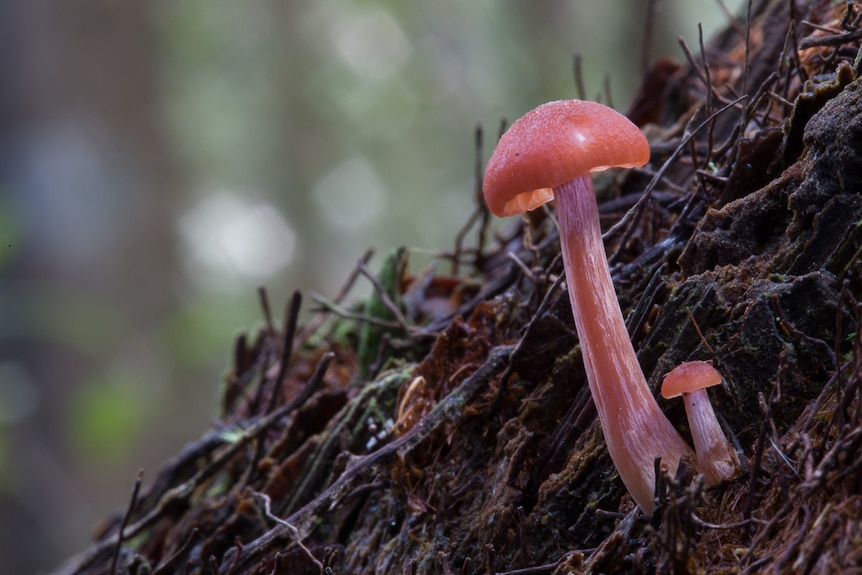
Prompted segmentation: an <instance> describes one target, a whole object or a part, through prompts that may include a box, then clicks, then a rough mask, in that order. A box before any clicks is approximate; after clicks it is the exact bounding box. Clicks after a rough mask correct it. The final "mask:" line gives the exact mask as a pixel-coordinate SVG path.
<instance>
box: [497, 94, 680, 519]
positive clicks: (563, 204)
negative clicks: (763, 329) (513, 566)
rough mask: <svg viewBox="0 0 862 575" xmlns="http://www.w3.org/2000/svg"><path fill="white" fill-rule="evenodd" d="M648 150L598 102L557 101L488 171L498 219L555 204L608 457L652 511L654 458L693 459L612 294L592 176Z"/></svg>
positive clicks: (521, 123) (503, 148) (521, 129)
mask: <svg viewBox="0 0 862 575" xmlns="http://www.w3.org/2000/svg"><path fill="white" fill-rule="evenodd" d="M649 155H650V150H649V144H648V143H647V141H646V138H645V137H644V136H643V134H642V133H641V132H640V130H639V129H638V128H637V126H635V125H634V124H632V123H631V122H630V121H629V120H628V119H627V118H626V117H625V116H623V115H622V114H620V113H618V112H616V111H614V110H612V109H611V108H608V107H607V106H603V105H601V104H597V103H595V102H586V101H582V100H565V101H557V102H550V103H547V104H543V105H542V106H539V107H538V108H536V109H535V110H533V111H531V112H528V113H527V114H526V115H525V116H524V117H522V118H521V119H519V120H517V121H516V122H515V123H514V124H512V126H511V127H510V128H509V129H508V131H506V133H505V134H503V136H502V137H501V138H500V141H499V143H498V144H497V149H496V150H495V151H494V154H493V155H492V156H491V159H490V160H489V162H488V166H487V168H486V171H485V179H484V182H483V190H484V194H485V201H486V203H487V204H488V207H489V208H490V210H491V211H492V212H493V213H494V214H496V215H497V216H501V217H503V216H511V215H516V214H520V213H523V212H525V211H527V210H532V209H535V208H537V207H539V206H541V205H542V204H543V203H545V202H547V201H549V200H551V199H554V200H556V205H557V216H558V219H559V227H560V242H561V244H562V253H563V264H564V266H565V271H566V280H567V285H568V292H569V300H570V302H571V305H572V313H573V315H574V318H575V327H576V329H577V333H578V338H579V339H580V343H581V352H582V355H583V358H584V366H585V368H586V374H587V381H588V382H589V386H590V392H591V393H592V396H593V401H594V402H595V404H596V410H597V412H598V415H599V421H600V422H601V426H602V430H603V432H604V436H605V441H606V443H607V446H608V452H609V453H610V456H611V459H612V460H613V462H614V465H616V468H617V470H618V471H619V474H620V477H621V478H622V480H623V483H624V484H625V486H626V488H627V489H628V491H629V493H630V494H631V496H632V497H633V498H634V500H635V502H636V503H637V504H638V506H639V507H640V508H641V509H642V510H643V511H645V512H650V511H652V509H653V505H654V503H653V496H654V491H655V459H656V458H657V457H660V458H661V462H662V465H663V466H664V467H665V468H666V470H667V471H668V472H669V473H670V474H671V475H673V474H675V473H676V469H677V466H678V464H679V461H680V460H681V459H682V458H684V457H690V458H691V459H692V460H694V453H693V452H692V450H691V448H690V447H689V446H688V444H687V443H686V442H685V440H684V439H683V438H682V436H681V435H680V434H679V433H678V432H677V431H676V430H675V429H674V428H673V426H672V425H671V424H670V422H669V421H668V420H667V418H666V417H665V415H664V413H662V411H661V409H660V408H659V406H658V403H657V402H656V400H655V397H654V396H653V394H652V392H651V391H650V388H649V385H648V384H647V382H646V378H645V377H644V375H643V372H642V371H641V368H640V365H639V363H638V358H637V356H636V355H635V351H634V347H633V346H632V343H631V340H630V339H629V335H628V331H627V330H626V325H625V322H624V321H623V316H622V312H621V310H620V307H619V302H618V301H617V297H616V293H615V292H614V285H613V281H612V280H611V274H610V269H609V268H608V262H607V257H606V255H605V249H604V244H603V243H602V235H601V229H600V227H599V212H598V206H597V204H596V198H595V193H594V191H593V183H592V179H591V177H590V172H596V171H600V170H605V169H607V168H611V167H625V168H631V167H635V166H642V165H644V164H646V163H647V161H649Z"/></svg>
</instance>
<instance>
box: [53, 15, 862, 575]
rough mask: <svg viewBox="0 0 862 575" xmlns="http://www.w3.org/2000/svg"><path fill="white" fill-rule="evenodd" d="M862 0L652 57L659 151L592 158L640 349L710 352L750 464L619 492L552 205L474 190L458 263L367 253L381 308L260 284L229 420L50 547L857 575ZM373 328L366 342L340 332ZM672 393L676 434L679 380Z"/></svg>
mask: <svg viewBox="0 0 862 575" xmlns="http://www.w3.org/2000/svg"><path fill="white" fill-rule="evenodd" d="M860 15H862V10H860V9H859V8H857V7H856V6H855V4H854V3H852V2H848V3H846V4H844V3H836V2H831V1H808V2H803V1H798V2H787V1H781V2H777V1H776V2H754V3H753V4H751V5H750V6H749V10H748V11H747V13H746V15H745V18H744V19H743V20H741V21H738V22H734V23H733V24H732V25H731V26H729V27H728V30H727V31H726V32H724V33H723V34H721V35H720V36H718V37H717V38H716V40H715V41H713V42H712V43H711V44H706V45H704V44H703V43H702V42H701V47H700V48H701V52H702V54H701V55H696V54H694V53H693V52H692V51H691V50H690V49H688V47H687V46H686V47H685V48H686V53H687V54H688V58H687V62H686V63H685V64H684V65H683V64H677V63H674V62H670V61H662V62H659V63H657V64H656V65H654V66H653V67H652V68H651V69H650V70H649V71H648V72H647V73H646V76H645V78H644V82H643V87H642V89H641V91H640V93H639V95H638V97H637V98H636V100H635V103H634V104H633V106H632V108H631V110H630V116H631V117H632V118H633V119H634V120H635V121H636V122H638V123H639V125H641V127H642V128H643V129H644V131H645V133H647V134H648V136H649V138H650V140H651V146H652V150H653V159H652V162H651V163H650V164H649V165H648V166H647V167H646V168H644V169H643V170H639V171H634V172H631V173H628V174H624V173H613V174H606V175H604V176H601V177H599V178H598V179H597V182H596V185H597V189H599V190H600V204H601V212H602V218H603V224H604V225H605V229H606V230H607V233H606V234H605V239H606V242H607V248H608V253H609V254H610V255H611V261H612V262H613V270H612V271H613V275H614V280H615V283H616V285H617V290H618V294H619V298H620V302H621V305H622V307H623V309H624V311H625V313H626V317H627V321H628V326H629V332H630V335H631V337H632V340H633V341H634V344H635V348H636V349H637V350H638V353H639V358H640V362H641V365H642V367H643V369H644V372H645V373H646V374H647V376H648V378H649V380H650V382H651V384H652V385H653V386H655V385H656V384H657V383H658V382H659V381H660V379H661V377H662V375H663V374H665V373H667V372H668V371H670V370H671V369H672V368H673V367H675V366H676V365H678V364H680V363H682V362H684V361H689V360H693V359H701V360H709V361H711V362H712V363H713V365H714V366H715V367H716V368H718V370H719V371H720V372H721V373H722V375H723V376H724V379H725V385H723V386H722V387H721V388H720V389H718V390H717V391H714V392H711V398H712V400H713V403H714V405H715V406H716V411H717V413H718V414H719V416H720V418H722V421H723V423H724V424H725V425H726V428H727V431H728V432H729V433H730V434H731V436H732V437H733V439H734V442H735V443H736V445H737V446H738V449H739V450H740V452H741V454H742V455H743V460H744V462H745V465H744V467H745V470H744V473H743V474H742V475H741V476H740V477H738V478H737V479H735V480H734V481H732V482H729V483H727V484H724V485H720V486H718V487H715V488H711V489H704V488H703V485H702V481H701V479H700V478H699V477H697V476H695V475H693V474H692V473H691V472H690V470H683V472H682V473H680V474H678V476H677V477H664V478H662V480H661V481H660V482H659V485H660V490H659V493H657V498H658V506H657V508H656V511H655V512H654V513H653V515H652V516H651V517H644V516H643V515H642V514H640V513H639V512H638V511H637V510H636V507H635V506H634V504H633V502H632V501H631V499H630V498H629V497H628V496H627V494H626V493H625V490H624V488H623V486H622V484H621V482H620V481H619V478H618V476H617V475H616V473H615V471H614V468H613V465H612V463H611V461H610V459H609V458H608V455H607V452H606V449H605V446H604V442H603V439H602V434H601V430H600V429H599V428H598V424H597V422H596V417H595V410H594V407H593V405H592V402H591V400H590V396H589V390H588V388H587V386H586V381H585V376H584V373H583V367H582V361H581V357H580V350H579V347H578V346H577V336H576V334H575V333H574V328H573V324H572V318H571V312H570V311H569V309H568V300H567V297H566V293H565V289H564V287H563V285H562V282H561V281H560V280H561V278H560V276H561V274H562V269H561V263H560V259H559V246H558V242H557V235H556V231H555V227H554V222H553V220H554V218H553V216H552V212H551V211H539V212H537V213H533V214H530V215H529V216H528V217H526V218H524V219H523V220H521V221H518V222H514V223H510V225H509V226H508V227H505V228H504V229H503V231H501V232H499V233H498V234H497V237H496V241H495V242H490V241H486V238H487V234H488V228H487V224H488V214H487V211H486V210H485V209H484V207H483V206H482V204H481V200H480V197H479V195H478V194H477V207H476V210H477V211H476V213H475V214H473V215H472V216H471V217H470V219H469V221H468V224H467V226H466V227H465V229H464V230H462V232H461V233H459V234H458V237H457V238H456V240H455V242H454V243H455V249H454V251H453V252H451V253H447V254H441V255H440V259H443V260H448V261H450V262H451V263H452V266H451V273H452V275H451V276H435V275H434V274H433V273H430V272H427V273H418V274H417V275H416V276H411V275H409V272H408V271H403V272H399V275H398V276H397V277H396V281H395V284H394V285H383V283H385V282H384V281H383V277H384V275H383V274H381V276H379V277H378V276H374V277H373V279H374V281H373V282H372V284H373V285H374V286H375V289H377V290H378V291H379V292H381V295H382V294H383V293H386V294H387V297H386V298H385V299H382V300H381V301H383V302H384V303H385V305H384V306H382V307H381V308H380V309H381V311H379V312H375V311H374V310H372V309H371V308H368V309H358V308H355V307H354V308H350V309H348V308H346V307H345V304H343V297H344V293H342V294H340V295H339V298H338V299H337V301H335V302H324V305H323V307H322V308H320V310H319V315H317V316H315V317H314V318H313V319H311V320H310V321H309V322H308V325H307V326H305V327H304V328H303V327H301V326H297V324H296V318H297V311H298V307H299V296H298V295H297V296H295V297H294V299H293V300H292V302H291V303H290V304H289V306H288V309H289V312H288V313H287V317H286V321H285V324H286V325H285V327H284V328H283V329H277V328H276V326H275V324H274V322H273V320H272V317H271V314H270V312H269V311H268V309H269V304H268V302H267V300H266V298H265V297H263V298H262V302H263V303H264V309H265V310H266V311H265V320H266V324H265V327H264V328H262V329H261V330H260V331H259V332H258V333H257V334H256V335H254V336H242V337H240V338H239V339H238V340H237V344H236V347H235V350H234V366H233V370H232V371H231V373H230V374H229V375H228V377H227V380H226V382H225V387H224V391H223V401H222V405H223V412H222V413H221V414H220V420H219V422H218V424H217V425H216V426H215V428H214V429H213V430H212V431H211V432H209V433H207V434H206V435H204V436H203V437H202V439H201V440H200V441H198V442H196V443H193V444H191V445H189V446H187V447H186V448H185V449H184V450H183V451H182V452H181V453H179V454H178V455H177V456H176V457H175V458H174V459H172V460H171V461H169V462H167V463H166V464H165V465H164V467H163V468H162V469H161V470H159V471H158V472H157V473H156V474H155V477H154V478H153V479H152V481H151V482H150V484H149V485H148V486H147V487H145V488H143V489H141V491H140V492H138V489H137V488H138V487H139V484H137V483H136V488H135V490H134V495H133V497H132V499H131V502H130V505H129V507H128V509H126V510H124V511H122V512H119V513H118V514H117V516H116V518H113V519H111V520H109V521H107V522H106V524H105V526H104V528H103V529H102V531H101V532H100V533H98V534H97V535H96V536H95V537H94V541H93V543H92V545H91V546H90V547H89V548H88V549H86V550H84V551H83V552H82V553H81V555H79V556H78V557H75V558H72V559H71V560H70V561H69V562H68V563H67V564H66V565H65V566H63V567H62V568H61V569H60V570H58V573H63V574H69V575H71V574H108V573H147V572H151V573H159V574H170V573H220V574H222V575H245V574H261V575H263V574H278V573H336V574H338V573H455V572H460V573H509V574H515V573H519V574H526V573H559V574H562V573H702V572H709V573H788V572H792V573H840V572H858V566H859V565H860V564H862V343H860V342H862V340H860V338H859V337H858V330H859V325H860V302H859V300H860V298H862V269H860V258H862V224H860V222H862V79H859V74H860V61H862V56H860V51H859V47H860V41H862V33H860V30H862V28H860V23H859V20H860ZM477 149H478V150H479V152H478V154H477V156H478V157H479V158H481V149H482V148H481V132H477ZM480 175H481V162H480V161H478V160H477V181H478V177H479V176H480ZM602 190H603V191H602ZM471 233H475V234H476V236H477V238H478V241H477V242H476V243H477V246H476V247H475V248H469V247H467V246H468V243H467V238H468V237H469V235H470V234H471ZM367 259H368V257H367V256H366V257H364V258H363V260H362V261H361V262H360V264H359V265H358V266H357V269H356V270H354V272H353V274H351V282H352V281H354V280H356V279H357V278H358V277H359V276H362V275H365V276H368V275H369V274H370V272H369V271H368V270H369V268H368V267H367V266H366V262H367ZM387 277H388V276H387ZM390 288H392V289H394V291H392V293H394V294H396V295H397V297H395V298H393V297H392V293H389V292H388V291H386V290H390ZM263 295H265V294H263ZM319 301H322V302H323V301H324V300H319ZM366 325H367V326H373V328H374V329H375V330H378V331H376V332H375V334H374V335H375V338H374V339H373V340H371V341H374V342H379V344H377V345H378V348H377V349H376V350H374V351H376V353H375V354H372V355H373V358H369V357H360V356H358V355H357V353H356V351H355V350H356V349H357V347H356V346H357V340H358V337H359V334H360V331H361V330H362V329H363V326H366ZM309 326H311V327H309ZM357 374H367V375H366V376H365V377H359V376H358V375H357ZM661 405H662V406H663V408H664V409H665V411H666V412H667V413H668V416H669V418H670V419H671V421H672V422H673V423H674V424H675V425H676V426H677V427H678V428H679V429H680V430H682V431H683V433H687V432H688V431H687V429H686V422H685V415H684V412H683V408H682V405H681V403H679V404H677V403H673V402H667V401H663V402H662V403H661ZM854 569H857V571H853V570H854Z"/></svg>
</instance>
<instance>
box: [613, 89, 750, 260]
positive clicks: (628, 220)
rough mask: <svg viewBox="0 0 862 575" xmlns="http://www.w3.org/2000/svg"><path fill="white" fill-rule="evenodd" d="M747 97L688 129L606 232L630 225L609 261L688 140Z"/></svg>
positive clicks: (622, 245)
mask: <svg viewBox="0 0 862 575" xmlns="http://www.w3.org/2000/svg"><path fill="white" fill-rule="evenodd" d="M745 98H746V96H740V97H739V98H737V99H735V100H733V101H731V102H729V103H728V104H726V105H725V106H723V107H721V108H719V109H718V110H716V111H715V113H713V114H710V115H709V117H708V118H707V119H706V120H704V121H703V122H701V123H700V124H698V125H697V126H696V127H695V128H694V129H693V130H690V131H689V130H686V134H685V136H683V138H682V139H681V140H680V142H679V145H678V146H677V148H676V150H674V152H673V153H672V154H671V155H670V157H669V158H668V159H667V160H665V162H664V163H663V164H662V166H661V168H659V170H658V171H657V172H656V173H655V175H654V176H653V178H652V180H650V183H649V184H647V187H646V188H645V189H644V192H643V194H642V195H641V197H640V199H638V201H637V202H636V203H635V205H634V206H632V208H631V209H630V210H629V211H628V212H626V215H625V216H623V217H622V219H620V221H619V222H617V223H616V224H614V225H613V227H611V229H609V230H608V231H607V232H605V234H604V235H603V236H602V239H603V240H604V241H607V239H608V238H611V237H613V236H614V235H616V234H617V233H618V232H619V230H620V229H622V228H623V227H624V226H628V228H627V229H626V231H625V233H624V234H623V237H622V238H621V240H620V242H619V245H618V246H617V249H616V251H614V253H613V254H612V255H611V256H610V257H609V258H608V263H610V264H613V263H615V262H616V261H617V260H618V259H619V257H620V254H621V253H622V250H623V248H624V246H625V244H626V243H627V242H628V240H629V238H630V237H631V235H632V234H633V233H634V229H635V227H636V226H637V223H638V221H639V220H640V217H641V214H642V213H643V209H644V207H645V206H646V203H647V202H648V201H649V198H650V195H651V194H652V191H653V190H654V189H655V187H656V186H657V185H658V183H659V182H660V181H661V179H662V178H663V177H664V173H665V172H666V171H667V170H668V169H669V168H670V167H671V166H672V165H673V164H674V162H676V160H677V159H679V157H680V156H681V155H682V153H683V152H684V151H685V148H686V146H687V145H688V141H689V140H690V139H691V138H693V137H694V135H695V134H697V133H698V132H699V131H700V130H702V129H703V128H704V127H705V126H708V125H709V122H711V121H712V119H713V118H714V117H716V116H718V115H719V114H722V113H724V112H725V111H726V110H729V109H730V108H732V107H734V106H736V105H737V104H738V103H740V102H741V101H743V100H744V99H745ZM693 120H694V118H692V121H693Z"/></svg>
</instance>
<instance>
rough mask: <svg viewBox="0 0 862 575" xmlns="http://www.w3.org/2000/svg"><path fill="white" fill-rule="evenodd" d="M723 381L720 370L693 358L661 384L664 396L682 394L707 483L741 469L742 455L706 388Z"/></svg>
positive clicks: (698, 461)
mask: <svg viewBox="0 0 862 575" xmlns="http://www.w3.org/2000/svg"><path fill="white" fill-rule="evenodd" d="M720 383H721V374H720V373H718V371H717V370H716V369H715V368H714V367H712V366H711V365H710V364H708V363H706V362H705V361H690V362H688V363H683V364H681V365H679V366H677V367H676V368H675V369H674V370H673V371H671V372H670V373H668V374H667V375H666V376H664V381H663V382H662V384H661V394H662V397H664V398H665V399H671V398H673V397H679V396H680V395H681V396H682V400H683V402H684V403H685V413H686V415H687V416H688V425H689V428H690V429H691V438H692V441H694V450H695V452H696V453H697V467H698V469H699V471H700V472H701V473H703V476H704V479H705V480H706V483H707V485H715V484H717V483H721V482H722V481H724V480H726V479H730V478H731V477H733V476H734V475H736V472H737V471H738V470H739V456H738V455H737V454H736V450H735V449H733V447H732V446H731V445H730V442H729V441H728V440H727V437H725V435H724V431H722V429H721V425H719V423H718V419H717V418H716V417H715V411H713V409H712V403H710V401H709V395H708V394H707V392H706V388H707V387H712V386H713V385H719V384H720Z"/></svg>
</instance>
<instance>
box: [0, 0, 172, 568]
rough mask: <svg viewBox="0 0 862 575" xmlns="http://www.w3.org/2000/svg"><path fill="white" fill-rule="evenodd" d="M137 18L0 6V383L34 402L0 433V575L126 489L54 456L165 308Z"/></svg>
mask: <svg viewBox="0 0 862 575" xmlns="http://www.w3.org/2000/svg"><path fill="white" fill-rule="evenodd" d="M151 10H153V4H152V3H147V2H141V3H122V4H118V3H115V2H109V1H102V0H84V1H78V2H66V1H65V0H56V1H55V0H20V1H19V0H11V1H8V2H4V3H2V7H0V22H2V24H0V26H2V34H0V58H2V70H3V80H2V82H0V187H2V206H0V211H2V212H4V216H5V218H7V219H8V221H9V222H10V223H11V224H13V225H12V226H11V227H10V226H6V229H5V233H6V234H10V235H6V236H4V237H9V241H8V244H9V245H3V246H2V249H3V250H4V252H6V254H4V255H3V258H2V260H3V263H4V270H3V271H4V273H3V283H2V288H0V289H2V293H0V300H1V301H2V302H3V305H4V307H5V309H4V310H3V313H2V314H0V316H2V317H3V318H4V320H3V323H4V326H3V330H4V334H9V333H11V334H13V335H12V339H10V338H9V337H6V336H4V339H3V340H2V342H0V362H2V363H3V364H4V366H5V370H4V375H3V376H0V379H4V377H9V378H12V377H13V376H14V377H15V378H16V385H19V386H21V388H22V389H25V390H26V393H28V394H30V395H31V396H32V397H34V398H35V399H34V401H38V402H39V408H38V409H34V411H33V412H32V416H30V415H29V413H27V414H21V417H22V418H27V417H29V420H28V421H27V425H22V426H18V427H16V428H14V432H13V433H12V434H11V437H9V438H8V442H9V444H8V446H7V448H8V450H9V455H8V456H9V459H8V460H7V463H8V462H14V467H15V469H11V470H9V475H8V476H7V478H6V479H7V481H4V490H5V489H9V490H10V491H11V493H12V497H11V498H8V499H7V498H3V499H0V502H2V503H0V505H2V512H0V514H2V515H3V518H4V520H3V521H2V522H0V526H2V528H3V530H4V531H3V532H2V533H0V556H2V557H4V558H6V559H4V570H8V572H10V573H12V572H17V573H22V572H31V571H33V570H34V569H35V568H36V566H37V565H38V566H40V567H41V568H42V569H44V568H46V567H47V566H48V565H50V564H53V563H55V562H56V561H57V560H58V559H59V557H61V556H63V555H66V554H68V553H69V552H70V551H71V549H70V547H69V545H70V544H73V542H74V541H79V542H82V541H83V540H84V538H83V537H82V535H81V533H80V524H81V519H82V516H83V517H89V520H84V523H85V524H87V523H89V524H92V523H93V522H94V521H95V519H96V517H98V516H99V515H101V514H103V513H105V512H106V510H107V509H92V508H90V507H88V506H87V504H85V503H84V501H86V500H91V501H92V500H98V499H99V497H96V496H95V495H96V493H99V494H100V496H101V499H102V500H103V501H105V503H106V504H107V501H108V500H109V499H112V498H114V497H120V494H121V493H124V492H125V489H117V488H116V487H113V486H114V485H117V484H121V483H122V482H123V481H125V480H126V479H127V477H128V475H126V474H125V473H124V474H123V477H124V478H125V479H121V478H119V477H104V474H106V473H110V471H109V469H107V468H104V469H102V471H101V472H100V474H102V475H103V476H102V477H100V478H94V477H86V475H85V471H86V470H84V469H80V470H79V469H74V466H73V461H69V460H67V459H66V456H63V455H62V454H68V453H70V452H71V451H73V449H72V448H73V445H72V444H71V441H72V440H71V439H70V438H69V428H70V422H69V413H70V405H73V404H74V401H75V398H76V397H77V395H78V393H79V392H80V391H81V387H82V385H83V384H84V383H85V382H87V381H89V380H92V379H94V378H95V377H96V376H97V375H98V374H99V372H100V371H101V370H102V369H103V367H102V366H101V365H100V362H101V361H107V358H110V357H111V356H114V357H116V356H122V355H123V354H124V352H127V351H128V350H124V349H123V348H122V347H121V345H122V344H123V343H124V342H126V343H128V338H129V337H130V334H129V332H128V329H129V326H135V328H136V329H138V328H140V329H141V330H142V333H143V334H148V333H152V332H153V331H155V330H156V329H159V328H160V327H161V324H162V322H163V321H164V318H166V317H168V316H169V315H170V314H171V313H172V312H173V310H174V309H175V306H176V304H175V301H174V297H175V293H174V289H175V286H174V281H175V280H174V279H173V278H175V276H176V272H175V261H174V253H173V249H174V248H173V246H174V243H175V241H174V238H173V235H174V232H173V229H172V228H171V225H172V221H173V220H174V217H173V216H174V212H175V209H176V208H175V205H174V201H175V198H176V197H177V191H178V184H179V182H178V181H177V172H176V170H175V169H174V160H173V158H172V157H171V150H170V147H169V146H168V145H167V140H166V138H165V137H164V134H163V132H162V125H161V120H160V118H161V110H160V109H159V106H160V102H159V100H158V97H157V94H158V90H159V87H158V78H157V77H156V68H155V66H154V57H155V56H156V55H157V52H156V50H155V43H154V36H153V30H152V28H151V25H150V23H151V20H152V17H151ZM7 219H4V221H7ZM16 231H17V235H14V234H15V232H16ZM4 243H7V242H4ZM154 277H155V278H160V279H159V280H157V281H156V280H154V279H153V278H154ZM76 313H77V315H76V316H74V317H72V315H71V314H76ZM15 334H17V336H16V335H15ZM105 334H108V337H109V338H110V339H109V340H108V341H105V339H104V336H105ZM147 338H148V336H147V335H143V336H142V337H140V338H139V340H138V342H137V344H138V345H142V346H144V347H146V346H147V345H149V344H148V343H147ZM94 347H95V348H96V351H98V353H96V352H94ZM154 353H155V354H156V355H158V352H154ZM141 375H142V376H143V377H144V378H146V377H147V376H146V373H142V374H141ZM8 381H10V380H7V382H8ZM149 383H150V384H155V383H157V382H153V381H150V382H149ZM143 393H144V394H145V395H146V394H148V392H147V391H144V392H143ZM4 439H7V438H4ZM146 457H147V456H146V455H145V452H144V451H143V450H140V451H138V453H137V455H136V459H139V460H140V459H146ZM23 478H33V481H32V482H31V481H30V480H29V479H28V480H24V479H23ZM78 486H85V487H84V488H85V489H92V490H93V491H92V492H90V493H87V492H83V493H79V492H77V491H76V489H77V488H78ZM111 494H113V495H111ZM7 530H8V531H7ZM16 560H20V561H22V563H20V564H18V563H16V562H15V561H16ZM46 561H47V562H46Z"/></svg>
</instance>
